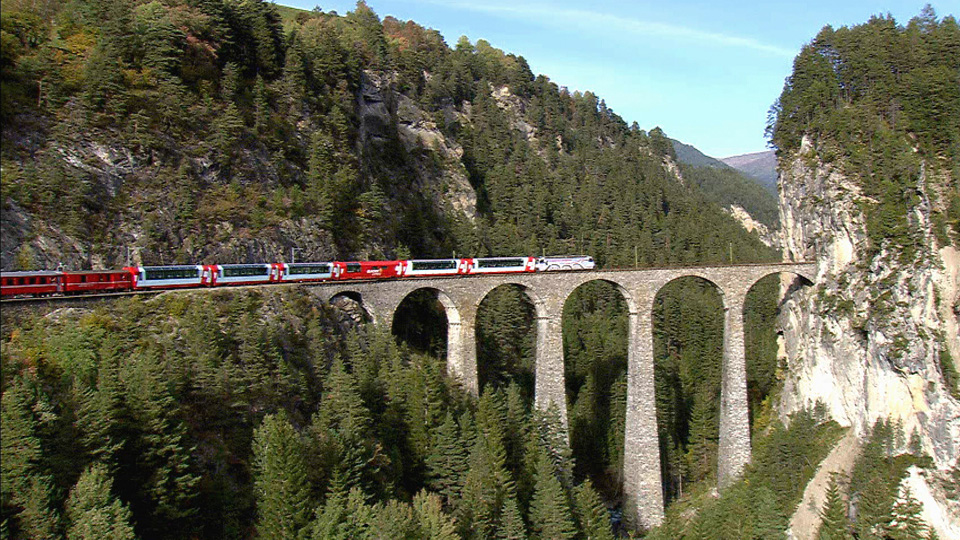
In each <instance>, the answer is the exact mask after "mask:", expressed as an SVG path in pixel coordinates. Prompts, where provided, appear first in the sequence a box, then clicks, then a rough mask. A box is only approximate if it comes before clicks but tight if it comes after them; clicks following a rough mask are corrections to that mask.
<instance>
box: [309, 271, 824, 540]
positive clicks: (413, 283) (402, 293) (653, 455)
mask: <svg viewBox="0 0 960 540" xmlns="http://www.w3.org/2000/svg"><path fill="white" fill-rule="evenodd" d="M781 272H786V273H791V274H794V275H796V276H799V277H800V278H803V279H806V280H807V281H810V282H812V280H813V278H814V275H815V272H816V266H815V264H813V263H773V264H744V265H723V266H691V267H672V268H649V269H637V270H595V271H583V272H543V273H530V274H501V275H482V276H470V277H451V278H428V279H406V280H396V281H379V282H374V281H370V282H355V283H336V282H334V283H327V284H324V285H321V286H317V287H311V291H312V293H313V294H315V295H317V296H318V297H319V298H320V299H322V300H323V301H326V302H329V301H330V300H331V299H333V298H334V297H335V296H338V295H343V294H346V295H349V296H352V297H354V298H355V299H358V300H360V302H361V304H362V305H363V307H364V309H365V310H366V311H367V313H368V314H369V315H370V317H371V318H372V319H373V320H374V322H378V323H382V324H388V325H389V324H390V323H392V321H393V315H394V313H395V312H396V310H397V308H398V307H399V306H400V303H401V302H402V301H403V300H404V299H405V298H406V297H407V296H408V295H410V294H411V293H413V292H414V291H417V290H420V289H429V290H432V291H434V292H436V294H437V298H438V300H439V301H440V303H441V304H442V305H443V307H444V309H445V311H446V317H447V325H448V327H447V372H448V374H449V375H450V376H453V377H456V378H457V379H459V381H460V382H461V384H462V385H463V387H464V388H465V389H467V390H468V391H470V392H472V393H474V394H476V393H477V392H478V390H479V388H478V387H479V384H478V380H477V347H476V331H475V323H476V318H477V309H478V308H479V306H480V302H481V301H483V299H484V298H485V297H486V296H487V294H488V293H490V291H492V290H493V289H495V288H497V287H500V286H502V285H509V284H512V285H517V286H519V287H520V288H521V289H522V290H523V291H524V292H525V293H526V295H527V297H528V298H529V300H530V301H531V302H532V303H533V305H534V307H535V313H536V319H537V342H536V343H537V345H536V369H535V374H534V377H535V381H536V382H535V405H536V406H537V407H538V408H541V409H546V408H548V407H550V406H555V407H557V409H558V410H559V412H560V415H561V419H562V421H563V423H564V425H566V421H567V411H566V390H565V386H564V364H563V337H562V330H561V317H562V315H563V305H564V302H565V301H566V300H567V298H568V297H569V296H570V294H571V293H573V291H574V290H575V289H576V288H577V287H579V286H580V285H583V284H584V283H587V282H590V281H597V280H599V281H605V282H608V283H611V284H613V285H614V286H615V287H616V288H617V289H619V291H620V292H621V294H623V298H624V299H625V300H626V304H627V307H628V310H629V326H628V355H627V362H628V367H627V413H626V414H627V417H626V430H625V431H626V432H625V433H624V437H625V440H624V459H623V461H624V462H623V468H624V471H623V472H624V493H625V495H626V498H627V501H626V505H625V507H624V511H625V513H626V514H627V516H626V517H627V518H628V519H630V520H631V521H634V520H635V521H636V523H638V524H639V525H640V526H642V527H652V526H654V525H657V524H659V523H660V522H661V521H662V520H663V488H662V484H661V477H660V451H659V444H658V438H657V415H656V401H655V396H654V370H653V365H654V359H653V327H652V316H653V305H654V300H655V297H656V295H657V292H658V291H659V290H660V289H661V288H662V287H663V286H664V285H666V284H667V283H670V282H671V281H673V280H675V279H678V278H682V277H688V276H692V277H699V278H702V279H705V280H707V281H709V282H710V283H712V284H713V285H715V286H716V287H717V289H718V290H719V292H720V294H721V296H722V298H723V306H724V320H725V324H724V334H723V374H722V385H721V404H720V443H719V449H718V472H717V478H718V479H719V484H720V487H721V488H722V487H724V486H726V485H728V484H729V483H731V482H732V481H734V480H735V479H736V478H737V476H739V475H740V473H741V472H742V471H743V469H744V467H745V466H746V465H747V464H748V463H749V462H750V453H751V448H750V426H749V420H748V405H747V378H746V360H745V357H744V345H743V344H744V334H743V305H744V299H745V297H746V294H747V292H748V291H749V290H750V288H751V287H752V286H753V285H754V284H755V283H756V282H757V281H758V280H760V279H761V278H763V277H766V276H768V275H771V274H778V273H781Z"/></svg>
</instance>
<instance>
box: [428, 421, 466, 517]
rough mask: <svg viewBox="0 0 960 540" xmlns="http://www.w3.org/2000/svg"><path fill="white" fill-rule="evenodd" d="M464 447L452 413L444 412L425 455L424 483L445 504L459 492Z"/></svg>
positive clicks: (456, 496) (461, 480)
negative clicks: (444, 415)
mask: <svg viewBox="0 0 960 540" xmlns="http://www.w3.org/2000/svg"><path fill="white" fill-rule="evenodd" d="M467 459H468V455H467V451H466V449H465V448H464V446H463V441H462V440H461V438H460V429H459V428H458V426H457V423H456V421H454V419H453V414H452V413H451V412H449V411H448V412H447V415H446V417H445V418H444V420H443V423H442V424H440V427H439V428H438V429H437V432H436V436H435V438H434V443H433V447H432V448H431V451H430V453H429V454H428V455H427V458H426V466H427V486H428V487H429V488H430V489H431V490H433V491H436V492H437V493H439V494H440V496H441V497H443V502H444V504H445V505H446V506H447V507H448V508H449V507H452V506H453V503H454V501H456V499H457V498H459V496H460V490H461V486H462V485H463V478H464V476H465V475H466V472H467Z"/></svg>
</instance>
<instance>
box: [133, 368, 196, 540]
mask: <svg viewBox="0 0 960 540" xmlns="http://www.w3.org/2000/svg"><path fill="white" fill-rule="evenodd" d="M161 362H162V360H161V359H159V358H158V357H157V354H156V353H154V352H147V353H142V354H139V355H134V356H133V357H132V358H130V360H129V362H128V363H126V364H124V373H123V375H122V378H123V379H124V382H125V388H124V390H125V395H124V398H123V401H124V403H127V404H129V406H130V408H131V423H132V425H133V426H134V433H132V434H131V435H130V437H131V438H132V441H131V443H130V444H129V445H128V446H129V447H127V446H125V447H124V449H123V452H124V457H123V458H122V460H123V461H124V462H125V463H129V462H128V461H127V460H130V459H132V460H134V461H133V463H135V464H136V466H135V467H132V468H128V469H121V470H120V471H119V472H118V475H123V476H118V477H117V478H118V480H119V482H118V483H119V484H126V485H125V486H123V487H125V488H126V489H124V490H118V491H120V492H121V493H126V492H127V490H130V491H133V492H134V493H135V495H133V496H132V498H131V499H129V500H130V503H131V507H132V509H133V511H134V512H138V511H139V510H138V509H139V508H149V511H148V512H142V513H141V514H138V515H137V523H138V526H140V527H142V528H143V529H144V530H146V531H149V534H156V531H159V530H161V529H162V530H166V531H170V530H176V529H177V528H180V527H182V528H183V529H189V528H190V527H191V525H192V523H193V519H194V518H195V516H196V514H197V508H196V502H197V495H198V484H199V482H200V476H199V475H198V474H196V473H195V472H194V465H193V456H192V453H193V449H194V448H193V447H192V446H190V445H189V443H190V439H189V434H188V432H187V428H186V426H185V425H184V423H183V421H182V420H181V419H180V418H178V416H177V415H178V412H179V410H180V409H179V407H177V405H176V403H177V400H176V398H175V397H174V395H173V394H172V392H171V390H170V382H169V378H168V377H167V376H166V374H165V373H164V367H163V366H162V365H161ZM128 467H129V465H128ZM144 534H148V533H144Z"/></svg>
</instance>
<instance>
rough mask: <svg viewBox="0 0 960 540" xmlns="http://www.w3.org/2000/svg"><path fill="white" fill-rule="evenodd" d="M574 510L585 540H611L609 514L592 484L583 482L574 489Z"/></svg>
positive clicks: (588, 481) (611, 532)
mask: <svg viewBox="0 0 960 540" xmlns="http://www.w3.org/2000/svg"><path fill="white" fill-rule="evenodd" d="M573 495H574V509H575V514H576V516H577V521H578V522H579V523H580V531H581V533H582V537H583V538H584V539H585V540H613V531H611V529H610V514H609V512H607V507H606V506H604V504H603V501H602V500H600V495H599V494H598V493H597V491H596V490H595V489H593V483H591V482H590V480H585V481H584V482H583V483H582V484H580V485H579V486H577V487H576V488H574V490H573Z"/></svg>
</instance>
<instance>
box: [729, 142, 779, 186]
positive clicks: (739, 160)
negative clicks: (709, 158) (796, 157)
mask: <svg viewBox="0 0 960 540" xmlns="http://www.w3.org/2000/svg"><path fill="white" fill-rule="evenodd" d="M720 161H721V162H722V163H724V164H725V165H728V166H730V167H733V168H734V169H737V170H738V171H740V172H742V173H743V174H746V175H747V176H749V177H750V178H753V179H755V180H757V181H758V182H760V184H762V185H763V187H765V188H767V189H768V190H770V191H771V192H772V193H774V194H776V193H777V154H776V152H775V151H774V150H766V151H764V152H752V153H750V154H740V155H738V156H730V157H725V158H722V159H721V160H720Z"/></svg>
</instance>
